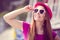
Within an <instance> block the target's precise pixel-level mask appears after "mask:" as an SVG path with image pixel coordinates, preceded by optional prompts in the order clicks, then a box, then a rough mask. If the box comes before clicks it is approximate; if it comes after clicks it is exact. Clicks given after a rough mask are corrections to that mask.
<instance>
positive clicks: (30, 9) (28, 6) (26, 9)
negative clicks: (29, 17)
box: [24, 5, 33, 12]
mask: <svg viewBox="0 0 60 40" xmlns="http://www.w3.org/2000/svg"><path fill="white" fill-rule="evenodd" d="M24 11H25V12H29V11H33V7H32V6H30V5H27V6H25V7H24Z"/></svg>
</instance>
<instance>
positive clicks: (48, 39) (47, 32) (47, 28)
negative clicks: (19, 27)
mask: <svg viewBox="0 0 60 40" xmlns="http://www.w3.org/2000/svg"><path fill="white" fill-rule="evenodd" d="M36 5H37V4H36ZM39 5H41V6H43V7H44V8H45V10H46V14H45V19H44V22H43V24H44V25H43V32H44V36H45V40H53V36H52V29H51V23H50V19H51V14H49V13H52V12H51V10H50V8H49V7H46V6H45V4H43V3H40V2H39ZM39 5H38V6H39ZM35 34H36V23H35V20H34V16H33V19H32V23H31V25H30V32H29V35H28V40H34V37H35Z"/></svg>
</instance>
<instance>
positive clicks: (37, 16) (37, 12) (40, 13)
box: [33, 6, 46, 21]
mask: <svg viewBox="0 0 60 40" xmlns="http://www.w3.org/2000/svg"><path fill="white" fill-rule="evenodd" d="M33 13H34V15H33V16H34V20H35V21H44V18H45V14H46V11H45V9H44V7H43V6H37V7H36V8H35V9H34V12H33Z"/></svg>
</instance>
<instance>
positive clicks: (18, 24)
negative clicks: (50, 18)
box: [3, 5, 32, 30]
mask: <svg viewBox="0 0 60 40" xmlns="http://www.w3.org/2000/svg"><path fill="white" fill-rule="evenodd" d="M31 10H32V7H31V6H29V5H27V6H25V7H24V8H21V9H17V10H14V11H12V12H9V13H7V14H5V15H4V16H3V18H4V20H5V21H6V22H7V23H8V24H9V25H11V26H12V27H14V28H19V29H21V30H22V26H23V21H20V20H17V19H15V18H16V17H17V16H18V15H20V14H21V13H24V12H29V11H31Z"/></svg>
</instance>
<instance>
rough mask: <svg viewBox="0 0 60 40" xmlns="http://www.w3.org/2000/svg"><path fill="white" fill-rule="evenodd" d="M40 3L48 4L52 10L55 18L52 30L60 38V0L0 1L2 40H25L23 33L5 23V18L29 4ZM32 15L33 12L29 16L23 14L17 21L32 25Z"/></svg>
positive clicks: (0, 35)
mask: <svg viewBox="0 0 60 40" xmlns="http://www.w3.org/2000/svg"><path fill="white" fill-rule="evenodd" d="M38 1H40V2H44V3H47V4H48V5H49V7H50V8H51V10H52V12H53V17H52V19H51V25H52V29H53V30H54V31H55V32H56V33H57V34H58V35H59V36H60V11H59V10H60V5H59V4H60V0H0V40H24V37H23V33H22V31H21V30H19V29H13V28H12V27H11V26H10V25H9V24H7V23H6V22H5V21H4V19H3V16H4V15H5V14H7V13H9V12H11V11H13V10H16V9H19V8H22V7H24V6H26V5H28V4H30V5H32V6H33V5H34V4H35V3H36V2H38ZM30 13H31V12H29V13H28V14H21V15H19V16H18V17H16V19H19V20H23V21H27V22H29V23H30V21H31V14H30Z"/></svg>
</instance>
